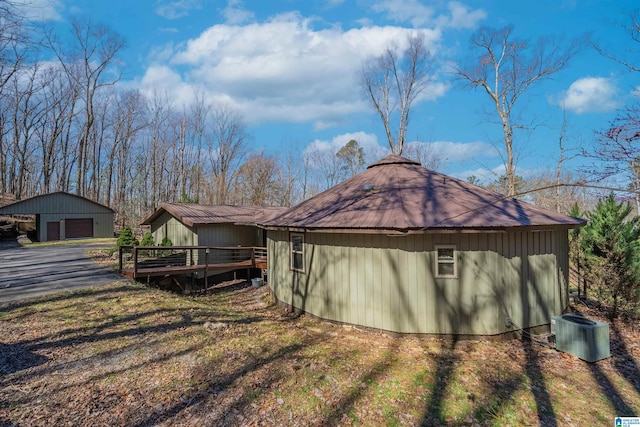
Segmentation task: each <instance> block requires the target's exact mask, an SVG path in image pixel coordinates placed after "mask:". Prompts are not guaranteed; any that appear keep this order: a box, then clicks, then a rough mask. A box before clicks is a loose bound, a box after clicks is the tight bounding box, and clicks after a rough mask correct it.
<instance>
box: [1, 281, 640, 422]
mask: <svg viewBox="0 0 640 427" xmlns="http://www.w3.org/2000/svg"><path fill="white" fill-rule="evenodd" d="M632 326H633V325H611V335H612V337H613V338H614V340H615V345H613V346H612V352H613V353H614V356H613V357H611V358H610V359H607V360H603V361H600V362H598V363H594V364H588V363H585V362H582V361H580V360H579V359H576V358H575V357H573V356H569V355H566V354H563V353H559V352H556V351H555V350H552V349H549V348H546V347H543V346H540V345H537V344H531V343H526V342H520V341H509V342H497V343H496V342H479V341H478V342H476V341H473V342H472V341H459V342H452V341H447V340H439V339H435V338H419V337H397V336H395V337H394V336H390V335H387V334H384V333H381V332H377V331H371V330H366V331H365V330H360V329H357V328H353V327H349V326H343V325H336V324H332V323H329V322H324V321H320V320H317V319H314V318H312V317H311V316H307V315H303V316H297V317H296V316H292V315H290V314H288V313H286V312H285V311H284V310H282V309H281V308H279V307H277V306H275V305H273V304H272V301H271V300H270V297H269V295H268V293H267V287H262V288H253V287H245V288H242V289H236V290H233V291H229V292H221V293H218V294H214V295H210V296H199V297H185V296H179V295H174V294H171V293H168V292H163V291H158V290H154V289H150V288H147V287H144V286H142V285H138V284H133V283H130V282H118V283H114V284H112V285H109V286H105V287H100V288H94V289H90V290H85V291H81V292H76V293H65V294H57V295H54V296H48V297H43V298H40V299H35V300H28V301H22V302H17V303H7V304H4V305H0V425H9V426H31V425H43V426H45V425H46V426H52V425H73V426H89V425H91V426H98V425H105V426H106V425H109V426H118V425H122V426H152V425H159V426H176V425H178V426H180V425H185V426H186V425H189V426H192V425H193V426H206V425H265V426H267V425H268V426H276V425H291V426H295V425H300V426H310V425H318V426H324V425H365V426H379V425H387V426H395V425H397V426H401V425H429V426H431V425H434V426H437V425H447V426H475V425H480V426H484V425H491V426H510V425H512V426H520V425H544V426H556V425H557V426H597V425H602V426H612V425H613V423H614V421H613V420H614V417H615V416H617V415H620V416H625V415H626V416H630V415H639V414H640V374H639V372H638V363H640V345H639V344H638V343H639V342H640V341H639V340H638V338H639V336H638V335H640V334H639V333H638V332H636V329H637V328H636V329H634V328H633V327H632Z"/></svg>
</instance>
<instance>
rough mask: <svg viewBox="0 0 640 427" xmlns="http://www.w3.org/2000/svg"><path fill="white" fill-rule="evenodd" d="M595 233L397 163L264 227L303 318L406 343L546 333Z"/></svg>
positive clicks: (280, 280)
mask: <svg viewBox="0 0 640 427" xmlns="http://www.w3.org/2000/svg"><path fill="white" fill-rule="evenodd" d="M584 222H585V221H584V220H582V219H579V218H573V217H568V216H565V215H560V214H558V213H555V212H551V211H547V210H544V209H541V208H539V207H536V206H534V205H531V204H528V203H525V202H522V201H520V200H517V199H511V198H505V197H504V196H503V195H501V194H498V193H494V192H491V191H488V190H486V189H483V188H480V187H477V186H474V185H472V184H469V183H467V182H464V181H461V180H458V179H455V178H452V177H449V176H446V175H443V174H440V173H437V172H433V171H430V170H427V169H425V168H423V167H422V166H420V164H419V163H416V162H413V161H411V160H408V159H405V158H403V157H400V156H395V155H392V156H388V157H386V158H384V159H382V160H381V161H379V162H377V163H374V164H373V165H371V166H369V168H368V169H367V170H366V171H365V172H363V173H361V174H359V175H356V176H354V177H353V178H351V179H349V180H347V181H345V182H343V183H341V184H338V185H337V186H335V187H333V188H331V189H329V190H327V191H325V192H324V193H321V194H319V195H317V196H315V197H313V198H311V199H309V200H307V201H305V202H303V203H301V204H299V205H298V206H296V207H293V208H292V209H290V210H289V211H287V212H285V213H284V214H282V215H280V216H278V217H277V218H275V219H272V220H270V221H265V222H264V223H263V226H264V227H265V228H266V229H267V230H268V232H267V237H268V238H267V240H268V253H269V286H270V287H271V290H272V292H273V294H274V295H275V297H276V298H277V299H278V300H279V301H280V302H282V303H284V304H286V305H288V306H290V307H291V308H293V309H296V310H302V311H305V312H308V313H311V314H313V315H316V316H319V317H322V318H325V319H329V320H333V321H338V322H345V323H351V324H355V325H362V326H366V327H372V328H378V329H382V330H387V331H393V332H399V333H424V334H443V335H456V336H461V335H462V336H490V335H499V334H505V333H509V332H512V331H513V330H514V328H524V329H540V328H546V327H548V325H549V323H550V319H551V316H554V315H558V314H560V313H562V312H563V310H564V309H565V308H567V306H568V272H569V260H568V230H569V229H571V228H574V227H579V226H582V225H583V224H584Z"/></svg>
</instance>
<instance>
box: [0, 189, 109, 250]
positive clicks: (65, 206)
mask: <svg viewBox="0 0 640 427" xmlns="http://www.w3.org/2000/svg"><path fill="white" fill-rule="evenodd" d="M0 215H35V217H36V236H37V238H38V240H39V241H41V242H45V241H50V240H66V239H78V238H90V237H113V215H114V211H113V209H111V208H109V207H107V206H104V205H101V204H99V203H96V202H94V201H92V200H89V199H87V198H84V197H80V196H76V195H75V194H70V193H64V192H57V193H49V194H43V195H40V196H35V197H32V198H30V199H25V200H21V201H19V202H16V203H12V204H10V205H7V206H4V207H1V208H0Z"/></svg>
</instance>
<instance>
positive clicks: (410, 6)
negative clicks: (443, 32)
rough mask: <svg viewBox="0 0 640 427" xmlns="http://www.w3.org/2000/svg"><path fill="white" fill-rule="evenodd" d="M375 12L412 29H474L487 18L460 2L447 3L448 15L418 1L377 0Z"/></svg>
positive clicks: (483, 12) (480, 12) (479, 10)
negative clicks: (408, 24)
mask: <svg viewBox="0 0 640 427" xmlns="http://www.w3.org/2000/svg"><path fill="white" fill-rule="evenodd" d="M372 8H373V10H374V11H376V12H380V13H384V14H385V15H386V17H387V18H388V19H391V20H394V21H397V22H409V23H411V25H413V26H414V27H416V28H418V27H424V26H437V27H441V28H474V27H475V26H477V25H478V22H479V21H481V20H483V19H484V18H486V17H487V13H486V12H485V11H484V10H482V9H476V10H469V9H468V8H467V7H466V6H465V5H463V4H462V3H460V2H457V1H452V2H449V3H448V12H449V13H438V11H437V10H436V9H435V8H434V7H432V6H427V5H426V4H424V3H423V2H422V1H420V0H377V1H375V2H374V4H373V6H372Z"/></svg>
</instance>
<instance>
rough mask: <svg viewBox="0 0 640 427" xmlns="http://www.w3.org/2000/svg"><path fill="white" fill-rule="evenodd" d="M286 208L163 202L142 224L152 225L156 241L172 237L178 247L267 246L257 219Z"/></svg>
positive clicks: (262, 218)
mask: <svg viewBox="0 0 640 427" xmlns="http://www.w3.org/2000/svg"><path fill="white" fill-rule="evenodd" d="M283 211H284V208H275V207H255V206H209V205H200V204H178V203H161V204H160V205H159V206H158V208H157V209H156V210H155V211H154V212H153V213H152V214H151V215H149V216H148V217H147V218H146V219H145V220H144V221H142V224H145V225H149V226H151V233H152V234H153V238H154V240H155V242H156V243H160V242H161V241H162V239H163V238H165V237H166V238H169V239H170V240H171V242H172V243H173V245H174V246H265V245H266V235H265V231H264V230H263V229H262V228H261V227H258V226H257V225H256V224H257V222H260V221H263V220H265V219H268V218H270V217H271V216H272V215H277V214H278V213H280V212H283Z"/></svg>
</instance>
